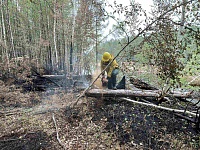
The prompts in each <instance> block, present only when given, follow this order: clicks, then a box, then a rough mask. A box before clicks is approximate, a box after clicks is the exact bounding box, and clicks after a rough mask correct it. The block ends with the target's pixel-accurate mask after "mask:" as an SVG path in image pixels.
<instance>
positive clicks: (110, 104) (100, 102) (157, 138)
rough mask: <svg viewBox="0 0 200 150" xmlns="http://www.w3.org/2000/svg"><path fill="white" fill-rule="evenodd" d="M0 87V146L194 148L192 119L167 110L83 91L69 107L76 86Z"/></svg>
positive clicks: (198, 141) (7, 149)
mask: <svg viewBox="0 0 200 150" xmlns="http://www.w3.org/2000/svg"><path fill="white" fill-rule="evenodd" d="M1 89H4V90H3V91H2V90H1V91H0V102H1V103H0V150H60V149H69V150H93V149H95V150H103V149H105V150H107V149H108V150H112V149H113V150H125V149H127V150H135V149H140V150H141V149H154V150H156V149H173V150H174V149H178V150H179V149H200V134H199V132H198V131H196V130H195V126H194V124H192V123H189V122H187V121H185V120H183V119H180V118H178V117H176V116H175V115H174V114H173V113H169V112H167V111H161V110H157V109H152V108H148V107H145V106H141V105H137V104H133V103H130V102H125V101H121V100H119V99H114V98H112V99H102V98H99V99H96V98H86V97H83V98H81V100H80V101H79V103H78V105H77V106H75V107H74V108H70V107H69V106H70V104H71V103H73V102H74V101H75V99H76V98H77V95H78V94H80V92H77V93H72V92H70V91H68V92H65V91H61V90H58V91H48V92H43V93H21V92H19V91H18V92H16V91H12V90H10V88H6V87H5V86H4V85H1ZM5 92H6V93H5ZM13 92H14V93H15V94H13ZM19 94H20V96H19ZM13 95H14V96H13ZM11 99H12V101H11Z"/></svg>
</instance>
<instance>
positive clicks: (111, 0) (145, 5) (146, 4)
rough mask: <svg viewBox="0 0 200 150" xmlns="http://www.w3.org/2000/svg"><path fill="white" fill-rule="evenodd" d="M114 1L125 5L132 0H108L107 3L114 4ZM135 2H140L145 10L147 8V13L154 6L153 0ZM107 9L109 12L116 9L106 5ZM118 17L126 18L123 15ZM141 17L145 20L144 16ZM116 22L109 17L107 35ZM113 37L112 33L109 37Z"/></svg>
mask: <svg viewBox="0 0 200 150" xmlns="http://www.w3.org/2000/svg"><path fill="white" fill-rule="evenodd" d="M114 1H116V3H117V4H122V5H123V6H128V5H129V4H130V1H131V0H123V1H122V0H109V1H108V0H107V1H106V3H108V4H110V5H114ZM135 2H136V3H140V4H141V6H142V8H143V9H144V10H146V11H147V13H148V12H150V11H151V6H153V1H152V0H135ZM106 11H107V12H108V13H110V12H113V11H114V10H113V9H112V8H111V7H108V6H106ZM116 17H119V18H120V19H121V21H123V20H124V19H123V16H116ZM140 19H141V20H143V18H142V17H141V18H140ZM114 24H116V21H115V20H114V19H112V18H110V19H109V25H108V27H107V28H106V30H105V32H104V35H105V36H106V35H108V34H109V31H112V26H113V25H114ZM111 37H112V35H111V36H109V37H108V39H110V38H111Z"/></svg>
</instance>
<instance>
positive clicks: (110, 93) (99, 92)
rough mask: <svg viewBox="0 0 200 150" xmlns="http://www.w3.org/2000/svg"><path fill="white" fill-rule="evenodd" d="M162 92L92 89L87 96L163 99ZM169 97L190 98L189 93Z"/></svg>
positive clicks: (174, 94) (173, 94)
mask: <svg viewBox="0 0 200 150" xmlns="http://www.w3.org/2000/svg"><path fill="white" fill-rule="evenodd" d="M161 94H162V91H160V90H124V89H120V90H108V89H107V90H105V89H90V90H88V91H87V92H86V93H85V95H86V96H88V97H155V98H159V97H161ZM167 96H174V97H178V98H180V97H181V98H188V97H190V95H189V92H184V93H179V94H178V93H172V94H167V95H166V97H167Z"/></svg>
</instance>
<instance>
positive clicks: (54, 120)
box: [52, 113, 66, 149]
mask: <svg viewBox="0 0 200 150" xmlns="http://www.w3.org/2000/svg"><path fill="white" fill-rule="evenodd" d="M52 119H53V122H54V125H55V127H56V137H57V140H58V143H59V144H60V145H61V146H62V147H63V148H64V149H66V146H65V144H63V143H62V141H61V140H60V138H59V133H58V132H59V131H58V126H57V124H56V119H55V117H54V113H52Z"/></svg>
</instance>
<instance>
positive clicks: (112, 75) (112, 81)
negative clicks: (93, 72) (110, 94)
mask: <svg viewBox="0 0 200 150" xmlns="http://www.w3.org/2000/svg"><path fill="white" fill-rule="evenodd" d="M113 58H114V57H113V55H112V54H110V53H108V52H105V53H104V54H103V56H102V59H101V72H102V71H103V70H104V69H105V68H106V66H107V65H108V64H109V63H110V62H111V61H112V60H113ZM105 71H106V73H107V76H106V74H105ZM105 71H104V72H103V73H102V79H101V81H102V85H103V86H104V85H105V84H107V87H108V89H114V90H116V89H117V88H116V82H117V74H118V73H119V66H118V63H117V62H116V60H114V61H113V62H112V63H111V64H110V65H109V66H108V68H107V69H106V70H105Z"/></svg>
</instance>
